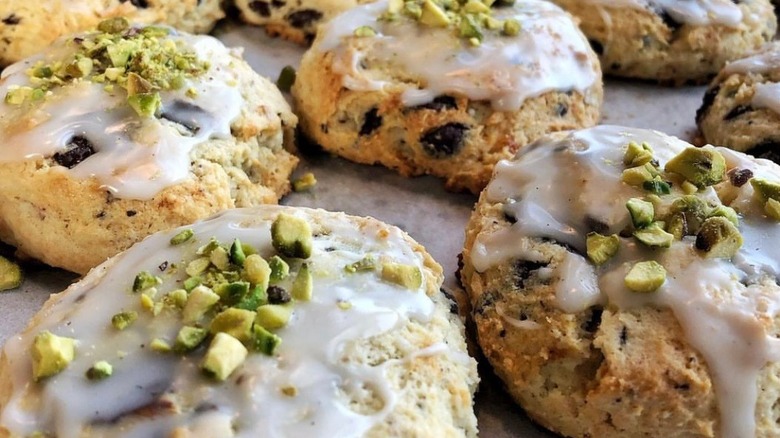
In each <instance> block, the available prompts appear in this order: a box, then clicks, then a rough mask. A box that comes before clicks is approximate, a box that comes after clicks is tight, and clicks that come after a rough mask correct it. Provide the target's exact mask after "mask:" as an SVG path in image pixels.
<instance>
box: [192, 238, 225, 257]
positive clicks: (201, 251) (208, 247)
mask: <svg viewBox="0 0 780 438" xmlns="http://www.w3.org/2000/svg"><path fill="white" fill-rule="evenodd" d="M219 246H220V245H219V241H218V240H217V239H215V238H213V237H212V238H211V239H209V243H207V244H205V245H203V246H201V247H200V248H198V250H197V251H195V254H197V255H200V256H208V255H209V254H211V251H214V250H215V249H217V248H219Z"/></svg>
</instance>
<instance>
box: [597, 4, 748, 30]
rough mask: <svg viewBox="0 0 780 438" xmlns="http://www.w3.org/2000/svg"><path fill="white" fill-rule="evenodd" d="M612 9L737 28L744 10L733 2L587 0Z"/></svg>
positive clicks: (696, 23)
mask: <svg viewBox="0 0 780 438" xmlns="http://www.w3.org/2000/svg"><path fill="white" fill-rule="evenodd" d="M584 2H585V3H593V4H599V5H604V6H611V7H628V8H634V9H652V10H655V11H660V12H664V13H666V14H669V16H670V17H671V18H672V19H674V20H675V21H677V22H679V23H688V24H695V25H706V24H712V23H717V24H725V25H727V26H731V27H736V26H738V25H739V24H740V23H741V22H742V18H743V14H742V10H741V9H740V8H739V6H737V5H736V4H734V2H733V1H731V0H585V1H584Z"/></svg>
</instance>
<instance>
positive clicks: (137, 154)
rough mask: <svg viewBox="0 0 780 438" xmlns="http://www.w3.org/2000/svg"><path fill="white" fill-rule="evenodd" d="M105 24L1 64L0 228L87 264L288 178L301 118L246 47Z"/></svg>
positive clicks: (64, 260)
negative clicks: (246, 57) (250, 60)
mask: <svg viewBox="0 0 780 438" xmlns="http://www.w3.org/2000/svg"><path fill="white" fill-rule="evenodd" d="M100 27H101V29H102V30H100V31H97V32H92V33H87V34H83V35H79V36H76V37H69V38H66V39H63V40H60V41H59V42H58V43H57V44H55V45H54V46H53V47H52V48H50V49H49V50H47V51H46V52H43V53H41V54H39V55H36V56H34V57H32V58H29V59H27V60H25V61H22V62H20V63H17V64H14V65H12V66H10V67H8V68H7V69H5V71H4V72H3V75H2V79H1V80H0V96H2V98H3V102H2V103H0V174H2V175H3V176H4V177H3V178H0V180H1V181H0V239H2V240H3V241H5V242H7V243H9V244H11V245H14V246H16V247H17V248H18V250H19V251H20V252H22V253H24V254H26V255H28V256H30V257H33V258H36V259H39V260H41V261H43V262H45V263H48V264H50V265H52V266H57V267H61V268H64V269H68V270H71V271H74V272H78V273H82V274H83V273H85V272H87V271H88V270H89V269H90V268H92V267H93V266H96V265H97V264H99V263H101V262H103V261H104V260H106V259H107V258H108V257H110V256H112V255H114V254H116V253H118V252H119V251H121V250H123V249H125V248H127V247H129V246H130V245H132V244H133V243H135V242H137V241H139V240H140V239H142V238H143V237H145V236H147V235H149V234H151V233H153V232H155V231H158V230H163V229H168V228H172V227H176V226H180V225H182V224H187V223H191V222H193V221H195V220H197V219H200V218H204V217H207V216H210V215H212V214H214V213H216V212H218V211H220V210H223V209H226V208H233V207H246V206H253V205H257V204H261V203H274V202H276V201H277V200H278V199H279V197H280V196H282V195H283V194H284V193H286V192H287V191H288V190H289V186H290V184H289V175H290V173H291V172H292V170H293V168H294V167H295V165H296V164H297V158H296V157H295V156H293V155H292V154H291V153H289V152H287V151H286V150H285V145H288V146H290V147H292V142H293V136H294V129H295V126H296V123H297V119H296V117H295V116H294V115H293V114H292V113H291V111H290V108H289V106H288V104H287V103H286V102H285V100H284V98H283V96H282V95H281V93H280V92H279V90H278V89H276V87H275V86H274V85H273V84H272V83H270V82H269V81H268V80H266V79H264V78H262V77H260V76H259V75H258V74H256V73H255V72H254V71H252V69H251V68H250V67H249V65H248V64H246V63H245V62H244V61H243V60H242V59H241V56H240V51H236V50H230V49H227V48H225V46H223V45H222V43H220V42H219V41H217V40H216V39H214V38H212V37H208V36H192V35H187V34H183V33H176V32H174V31H172V30H169V29H167V28H159V27H140V28H139V27H130V26H129V25H128V24H127V21H125V20H124V19H122V18H118V19H113V20H109V21H106V22H103V23H102V24H101V26H100ZM169 32H171V33H169Z"/></svg>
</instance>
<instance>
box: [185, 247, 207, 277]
mask: <svg viewBox="0 0 780 438" xmlns="http://www.w3.org/2000/svg"><path fill="white" fill-rule="evenodd" d="M209 255H211V251H210V252H209ZM209 265H211V260H210V259H209V257H198V258H196V259H195V260H193V261H191V262H189V263H188V264H187V268H186V269H184V271H185V272H186V273H187V275H189V276H190V277H197V276H198V275H200V274H202V273H204V272H205V271H206V269H208V267H209Z"/></svg>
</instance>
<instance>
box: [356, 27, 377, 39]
mask: <svg viewBox="0 0 780 438" xmlns="http://www.w3.org/2000/svg"><path fill="white" fill-rule="evenodd" d="M353 34H354V35H355V36H356V37H359V38H366V37H372V36H376V31H375V30H374V28H372V27H371V26H360V27H358V28H357V29H355V31H354V32H353Z"/></svg>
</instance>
